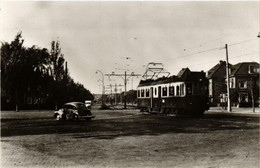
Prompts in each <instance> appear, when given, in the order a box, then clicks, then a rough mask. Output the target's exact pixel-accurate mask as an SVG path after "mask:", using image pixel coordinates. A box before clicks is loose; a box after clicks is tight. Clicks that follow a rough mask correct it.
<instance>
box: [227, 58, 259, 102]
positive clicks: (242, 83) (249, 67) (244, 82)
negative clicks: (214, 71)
mask: <svg viewBox="0 0 260 168" xmlns="http://www.w3.org/2000/svg"><path fill="white" fill-rule="evenodd" d="M229 78H230V97H231V103H232V104H233V105H236V106H238V107H247V106H252V100H254V102H255V104H258V103H257V102H258V100H259V64H258V63H256V62H242V63H238V64H236V65H234V66H233V67H232V71H231V74H230V76H229Z"/></svg>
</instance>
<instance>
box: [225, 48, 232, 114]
mask: <svg viewBox="0 0 260 168" xmlns="http://www.w3.org/2000/svg"><path fill="white" fill-rule="evenodd" d="M225 48H226V75H227V96H228V100H227V110H228V112H231V111H232V109H231V103H230V90H229V88H230V87H229V63H228V45H227V44H226V45H225Z"/></svg>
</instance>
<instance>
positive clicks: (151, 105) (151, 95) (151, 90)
mask: <svg viewBox="0 0 260 168" xmlns="http://www.w3.org/2000/svg"><path fill="white" fill-rule="evenodd" d="M150 98H151V102H150V109H151V111H153V87H151V88H150Z"/></svg>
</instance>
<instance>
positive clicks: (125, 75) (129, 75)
mask: <svg viewBox="0 0 260 168" xmlns="http://www.w3.org/2000/svg"><path fill="white" fill-rule="evenodd" d="M105 75H106V76H109V77H110V76H120V77H121V78H122V79H123V80H124V85H125V91H124V109H126V85H127V80H128V79H129V78H130V77H133V76H141V75H140V74H134V72H132V73H131V74H127V73H126V71H125V73H124V74H115V73H114V72H112V73H111V74H105Z"/></svg>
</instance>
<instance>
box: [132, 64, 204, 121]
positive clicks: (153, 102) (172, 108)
mask: <svg viewBox="0 0 260 168" xmlns="http://www.w3.org/2000/svg"><path fill="white" fill-rule="evenodd" d="M137 105H138V107H139V108H140V110H141V112H144V111H146V112H157V113H169V114H175V115H182V116H185V115H188V116H203V114H204V112H205V110H208V109H209V106H208V80H207V78H206V74H205V72H203V71H202V72H192V71H190V70H189V69H188V68H184V69H182V70H181V71H180V72H179V73H178V75H177V76H170V77H162V78H158V79H155V80H152V79H149V80H141V81H140V83H139V85H138V87H137Z"/></svg>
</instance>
